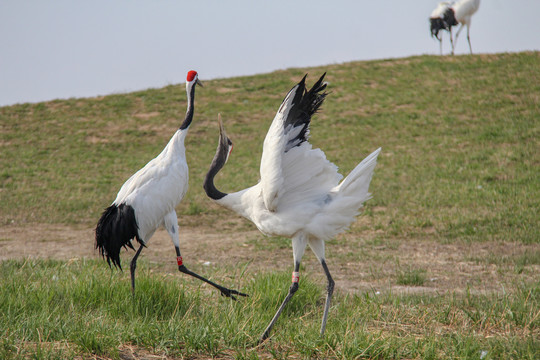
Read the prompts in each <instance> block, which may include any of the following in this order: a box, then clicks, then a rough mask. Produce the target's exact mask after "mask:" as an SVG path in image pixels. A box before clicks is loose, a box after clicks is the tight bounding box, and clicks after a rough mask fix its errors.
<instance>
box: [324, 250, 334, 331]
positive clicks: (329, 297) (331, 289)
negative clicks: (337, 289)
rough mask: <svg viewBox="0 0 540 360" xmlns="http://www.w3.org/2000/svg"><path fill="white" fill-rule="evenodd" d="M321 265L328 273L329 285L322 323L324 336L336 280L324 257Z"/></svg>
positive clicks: (326, 273) (325, 272)
mask: <svg viewBox="0 0 540 360" xmlns="http://www.w3.org/2000/svg"><path fill="white" fill-rule="evenodd" d="M321 265H322V267H323V270H324V274H325V275H326V279H327V280H328V287H327V288H326V303H325V304H324V314H323V318H322V324H321V336H323V335H324V330H325V329H326V319H327V318H328V310H330V302H331V301H332V294H333V293H334V284H335V282H334V279H332V276H331V275H330V271H328V266H326V261H324V259H323V260H321Z"/></svg>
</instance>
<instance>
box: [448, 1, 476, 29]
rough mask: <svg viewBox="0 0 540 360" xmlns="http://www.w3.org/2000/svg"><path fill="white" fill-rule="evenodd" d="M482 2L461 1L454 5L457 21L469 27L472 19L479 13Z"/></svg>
mask: <svg viewBox="0 0 540 360" xmlns="http://www.w3.org/2000/svg"><path fill="white" fill-rule="evenodd" d="M479 7H480V0H459V1H457V2H455V3H454V4H453V5H452V9H454V13H455V16H456V20H457V21H458V22H459V23H460V24H462V25H467V26H469V25H470V24H471V18H472V16H473V15H474V13H476V12H477V11H478V8H479Z"/></svg>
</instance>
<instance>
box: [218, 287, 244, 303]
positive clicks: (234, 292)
mask: <svg viewBox="0 0 540 360" xmlns="http://www.w3.org/2000/svg"><path fill="white" fill-rule="evenodd" d="M219 291H221V296H226V297H230V298H231V299H233V300H236V297H235V296H234V295H238V296H249V295H248V294H244V293H241V292H240V291H237V290H232V289H227V288H224V287H221V288H219Z"/></svg>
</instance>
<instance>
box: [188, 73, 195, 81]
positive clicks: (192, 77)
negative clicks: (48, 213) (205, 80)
mask: <svg viewBox="0 0 540 360" xmlns="http://www.w3.org/2000/svg"><path fill="white" fill-rule="evenodd" d="M196 75H197V72H196V71H195V70H190V71H188V73H187V81H193V79H195V76H196Z"/></svg>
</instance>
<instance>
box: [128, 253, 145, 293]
mask: <svg viewBox="0 0 540 360" xmlns="http://www.w3.org/2000/svg"><path fill="white" fill-rule="evenodd" d="M143 247H144V245H141V246H139V250H137V252H136V253H135V256H134V257H133V259H131V264H130V265H129V271H130V273H131V293H132V294H133V295H135V269H136V268H137V258H138V257H139V255H140V254H141V251H142V249H143Z"/></svg>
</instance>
